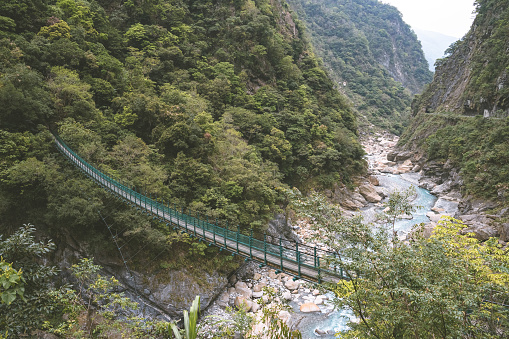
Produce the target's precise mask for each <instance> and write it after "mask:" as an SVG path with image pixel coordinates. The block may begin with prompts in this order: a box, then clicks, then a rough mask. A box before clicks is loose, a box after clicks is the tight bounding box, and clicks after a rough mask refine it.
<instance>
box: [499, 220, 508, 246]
mask: <svg viewBox="0 0 509 339" xmlns="http://www.w3.org/2000/svg"><path fill="white" fill-rule="evenodd" d="M499 228H500V240H502V241H504V242H509V223H507V222H506V223H504V224H502V225H500V227H499Z"/></svg>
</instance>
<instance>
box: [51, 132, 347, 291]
mask: <svg viewBox="0 0 509 339" xmlns="http://www.w3.org/2000/svg"><path fill="white" fill-rule="evenodd" d="M53 136H54V138H55V143H56V145H57V148H58V150H59V151H60V152H61V153H62V154H63V155H64V156H65V157H66V158H68V159H69V160H70V161H71V162H72V164H73V165H74V166H76V167H77V168H78V169H79V170H80V171H82V172H83V173H84V174H86V175H87V176H88V177H90V178H92V179H93V180H94V181H95V182H96V183H98V184H99V185H101V186H102V187H104V188H105V189H107V190H109V191H111V192H112V193H114V194H116V195H117V196H120V197H121V198H122V199H124V200H125V201H126V202H128V203H133V204H135V205H137V206H138V207H140V208H142V209H144V210H145V211H147V212H148V213H150V214H152V215H153V216H154V217H155V218H158V219H159V220H161V221H163V222H165V223H167V224H168V225H169V224H170V223H171V224H173V225H176V226H177V227H180V228H181V229H184V230H185V232H187V233H188V234H190V235H192V236H195V237H198V238H201V239H203V240H205V241H207V242H209V243H211V244H213V245H215V246H218V247H221V248H224V249H226V250H228V251H231V252H234V253H237V254H239V255H242V256H244V257H246V258H250V259H254V260H257V261H260V262H262V264H265V265H267V264H272V265H273V266H276V267H277V268H278V269H279V270H281V271H287V272H289V273H290V274H292V275H295V276H296V277H298V278H303V279H307V280H312V281H318V282H319V283H321V282H322V276H328V277H329V279H327V280H329V281H331V280H332V281H334V280H339V279H347V277H346V274H344V273H343V270H341V271H340V272H336V269H335V268H334V267H328V266H324V264H326V263H327V262H328V260H323V259H324V258H326V257H331V256H333V255H334V254H333V252H330V251H326V250H322V249H317V247H312V246H308V245H304V244H298V243H297V242H294V245H292V246H287V245H285V244H283V241H282V239H281V238H280V239H279V243H275V242H271V241H267V236H265V235H264V237H263V239H257V238H256V237H254V236H253V233H251V234H250V235H245V234H242V233H241V231H240V229H239V228H237V230H232V229H231V228H229V227H228V223H226V227H222V226H219V225H218V221H217V219H212V220H216V222H215V223H212V222H209V217H208V216H205V217H206V220H203V219H200V217H199V214H196V213H195V215H196V216H194V217H193V216H192V215H190V214H192V212H191V211H190V210H189V209H188V214H185V213H184V211H185V210H184V209H182V210H181V211H179V209H177V208H176V206H175V205H174V207H173V208H171V207H170V204H169V203H167V205H165V204H164V203H162V202H159V201H157V198H156V200H153V199H152V198H151V197H147V196H146V194H145V195H144V194H141V192H139V191H138V190H136V188H134V187H130V186H129V185H128V184H123V183H120V182H118V181H116V180H114V179H112V178H110V177H109V176H107V175H105V174H104V173H102V172H101V171H99V170H98V169H97V168H95V167H94V166H92V165H91V164H89V163H88V162H87V161H85V160H84V159H83V158H81V157H80V156H79V155H78V154H77V153H75V152H74V151H73V150H72V149H71V148H70V147H69V146H67V144H66V143H65V142H64V141H63V140H62V139H61V138H60V136H58V135H57V134H55V133H53ZM207 234H208V235H209V236H207ZM217 238H223V239H222V241H217V240H216V239H217ZM228 242H230V243H231V242H233V243H234V245H233V246H232V245H229V244H228ZM285 243H291V242H289V241H285ZM239 246H241V247H243V248H245V249H247V250H246V252H243V251H240V250H239ZM253 251H255V252H256V251H258V252H260V253H262V255H261V257H257V256H256V255H253ZM267 257H276V258H277V263H273V262H272V263H270V262H269V261H268V260H267ZM320 259H322V260H320ZM285 263H286V267H285ZM292 264H293V265H292ZM289 266H292V267H289ZM305 269H308V271H307V272H309V271H310V270H312V272H314V274H313V276H311V275H310V274H309V273H305V272H306V271H305ZM331 277H333V278H331ZM334 277H335V278H334Z"/></svg>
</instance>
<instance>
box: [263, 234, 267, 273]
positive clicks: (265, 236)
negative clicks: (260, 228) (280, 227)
mask: <svg viewBox="0 0 509 339" xmlns="http://www.w3.org/2000/svg"><path fill="white" fill-rule="evenodd" d="M263 263H264V264H265V265H267V233H265V232H263Z"/></svg>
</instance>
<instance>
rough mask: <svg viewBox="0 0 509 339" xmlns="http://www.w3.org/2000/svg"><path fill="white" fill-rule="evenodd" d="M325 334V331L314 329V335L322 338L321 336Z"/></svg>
mask: <svg viewBox="0 0 509 339" xmlns="http://www.w3.org/2000/svg"><path fill="white" fill-rule="evenodd" d="M326 334H327V331H324V330H321V329H319V328H315V335H318V336H322V335H326Z"/></svg>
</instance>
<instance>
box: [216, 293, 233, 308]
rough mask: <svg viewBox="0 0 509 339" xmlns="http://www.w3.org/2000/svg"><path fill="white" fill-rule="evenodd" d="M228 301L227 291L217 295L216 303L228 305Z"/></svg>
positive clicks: (223, 305) (222, 305)
mask: <svg viewBox="0 0 509 339" xmlns="http://www.w3.org/2000/svg"><path fill="white" fill-rule="evenodd" d="M229 301H230V294H228V292H227V291H226V292H224V293H223V294H221V295H220V296H219V300H218V301H217V303H218V305H219V306H221V307H226V306H228V302H229Z"/></svg>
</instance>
